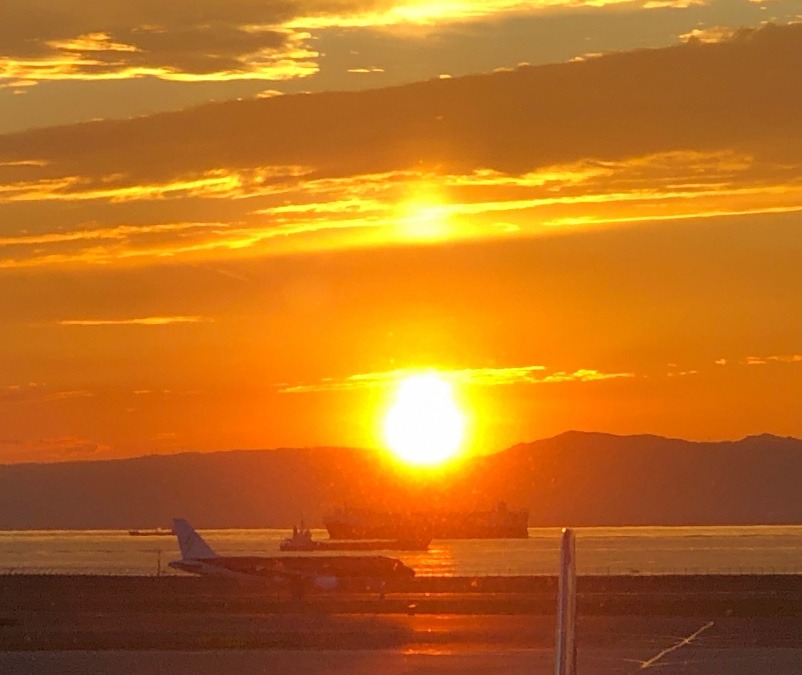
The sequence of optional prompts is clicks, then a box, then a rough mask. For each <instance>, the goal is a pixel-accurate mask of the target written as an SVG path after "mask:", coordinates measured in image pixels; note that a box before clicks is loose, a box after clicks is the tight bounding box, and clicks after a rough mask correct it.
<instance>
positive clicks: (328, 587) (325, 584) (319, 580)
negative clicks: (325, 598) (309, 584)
mask: <svg viewBox="0 0 802 675" xmlns="http://www.w3.org/2000/svg"><path fill="white" fill-rule="evenodd" d="M314 584H315V588H319V589H320V590H322V591H333V590H334V589H335V588H337V586H339V584H340V580H339V579H338V578H337V577H332V576H320V577H315V581H314Z"/></svg>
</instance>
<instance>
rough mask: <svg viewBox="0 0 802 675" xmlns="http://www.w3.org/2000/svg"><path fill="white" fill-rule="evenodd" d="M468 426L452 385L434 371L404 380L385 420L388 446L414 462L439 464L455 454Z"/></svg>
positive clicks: (406, 460)
mask: <svg viewBox="0 0 802 675" xmlns="http://www.w3.org/2000/svg"><path fill="white" fill-rule="evenodd" d="M464 429H465V417H464V415H463V414H462V412H461V411H460V409H459V407H458V406H457V403H456V401H455V400H454V395H453V392H452V390H451V385H450V384H449V383H448V382H446V381H445V380H444V379H443V378H442V377H440V376H439V375H436V374H434V373H427V374H422V375H413V376H411V377H408V378H406V379H405V380H403V381H402V382H401V384H400V385H399V387H398V391H397V393H396V398H395V402H394V403H393V405H392V406H391V407H390V410H389V411H388V413H387V417H386V418H385V420H384V438H385V441H386V443H387V445H388V446H389V448H390V449H391V450H392V451H393V453H394V454H395V455H396V456H397V457H398V458H399V459H401V460H403V461H405V462H409V463H410V464H438V463H440V462H443V461H445V460H447V459H449V458H450V457H453V456H454V455H455V454H456V453H457V451H458V450H459V448H460V445H461V444H462V438H463V433H464Z"/></svg>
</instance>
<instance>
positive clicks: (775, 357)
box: [739, 354, 802, 366]
mask: <svg viewBox="0 0 802 675" xmlns="http://www.w3.org/2000/svg"><path fill="white" fill-rule="evenodd" d="M739 363H741V364H743V365H747V366H765V365H767V364H769V363H802V354H772V355H770V356H747V357H746V358H744V359H741V360H740V361H739Z"/></svg>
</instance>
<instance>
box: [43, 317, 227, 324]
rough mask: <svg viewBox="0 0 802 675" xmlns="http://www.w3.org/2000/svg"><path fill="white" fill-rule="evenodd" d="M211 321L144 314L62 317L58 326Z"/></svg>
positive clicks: (202, 318)
mask: <svg viewBox="0 0 802 675" xmlns="http://www.w3.org/2000/svg"><path fill="white" fill-rule="evenodd" d="M207 321H212V319H209V318H206V317H202V316H180V315H179V316H146V317H137V318H133V319H62V320H60V321H57V322H56V323H57V324H58V325H59V326H167V325H170V324H174V323H201V322H207Z"/></svg>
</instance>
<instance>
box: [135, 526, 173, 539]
mask: <svg viewBox="0 0 802 675" xmlns="http://www.w3.org/2000/svg"><path fill="white" fill-rule="evenodd" d="M128 534H130V535H131V536H132V537H164V536H168V535H172V534H173V531H172V530H168V529H167V528H166V527H157V528H156V529H155V530H128Z"/></svg>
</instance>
